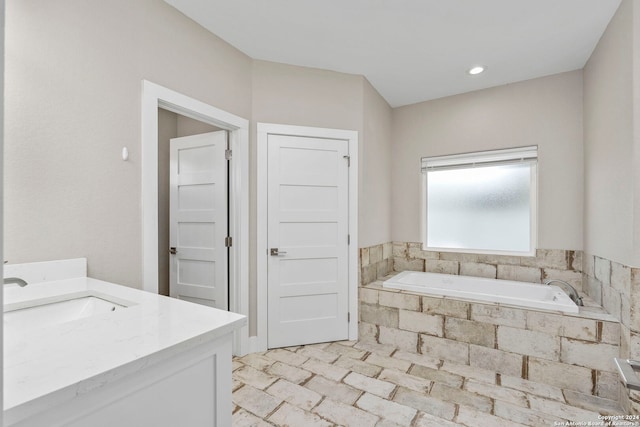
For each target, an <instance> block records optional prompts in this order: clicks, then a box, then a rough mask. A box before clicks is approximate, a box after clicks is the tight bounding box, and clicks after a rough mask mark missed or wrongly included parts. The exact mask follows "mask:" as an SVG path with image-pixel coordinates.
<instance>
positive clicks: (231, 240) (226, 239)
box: [224, 236, 233, 248]
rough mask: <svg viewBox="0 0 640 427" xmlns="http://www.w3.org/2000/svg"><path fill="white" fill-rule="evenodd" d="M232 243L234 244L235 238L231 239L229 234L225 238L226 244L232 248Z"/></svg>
mask: <svg viewBox="0 0 640 427" xmlns="http://www.w3.org/2000/svg"><path fill="white" fill-rule="evenodd" d="M232 244H233V239H231V236H227V237H225V238H224V245H225V246H226V247H227V248H230V247H231V245H232Z"/></svg>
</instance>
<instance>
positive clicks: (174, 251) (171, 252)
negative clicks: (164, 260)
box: [169, 248, 178, 255]
mask: <svg viewBox="0 0 640 427" xmlns="http://www.w3.org/2000/svg"><path fill="white" fill-rule="evenodd" d="M169 253H170V254H171V255H175V254H177V253H178V251H177V250H176V248H169Z"/></svg>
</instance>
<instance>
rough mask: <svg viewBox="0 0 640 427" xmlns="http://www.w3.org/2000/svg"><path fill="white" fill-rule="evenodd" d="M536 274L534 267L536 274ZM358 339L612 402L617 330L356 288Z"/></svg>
mask: <svg viewBox="0 0 640 427" xmlns="http://www.w3.org/2000/svg"><path fill="white" fill-rule="evenodd" d="M536 268H540V267H536ZM359 292H360V339H361V340H365V341H366V340H369V341H375V342H377V343H379V344H387V345H393V346H395V347H398V348H400V349H402V350H404V351H409V352H413V353H418V354H425V355H429V356H431V357H435V358H439V359H443V360H448V361H451V362H455V363H460V364H466V365H470V366H472V367H477V368H482V369H488V370H493V371H495V372H498V373H501V374H504V375H508V376H516V377H520V378H523V379H528V380H533V381H536V382H539V383H543V384H548V385H552V386H556V387H559V388H562V389H565V390H572V391H575V392H579V393H585V394H591V395H593V396H596V397H599V398H603V399H609V400H616V401H617V400H618V399H619V394H620V387H619V380H618V375H617V373H616V370H615V366H614V363H613V358H614V357H615V356H617V355H618V354H619V341H620V324H619V323H618V322H617V321H616V320H615V319H613V318H612V317H611V316H608V315H606V314H600V315H595V314H594V315H593V317H591V318H589V317H579V316H572V315H563V314H555V313H549V312H541V311H532V310H525V309H518V308H509V307H504V306H500V305H494V304H477V303H472V302H465V301H458V300H452V299H448V298H435V297H428V296H421V295H417V294H411V293H408V292H403V291H397V290H390V289H384V288H382V285H381V282H379V281H378V282H373V283H371V284H369V285H366V286H362V287H360V289H359Z"/></svg>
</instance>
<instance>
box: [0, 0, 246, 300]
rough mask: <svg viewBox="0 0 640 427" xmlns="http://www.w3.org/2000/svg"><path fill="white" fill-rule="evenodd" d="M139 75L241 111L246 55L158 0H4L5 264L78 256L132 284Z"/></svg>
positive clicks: (137, 264) (95, 272)
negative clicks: (123, 154) (127, 154)
mask: <svg viewBox="0 0 640 427" xmlns="http://www.w3.org/2000/svg"><path fill="white" fill-rule="evenodd" d="M142 79H148V80H151V81H153V82H155V83H158V84H161V85H164V86H166V87H169V88H171V89H174V90H177V91H179V92H182V93H184V94H186V95H189V96H191V97H194V98H196V99H200V100H202V101H204V102H207V103H209V104H212V105H215V106H217V107H218V108H221V109H223V110H226V111H229V112H231V113H234V114H237V115H239V116H242V117H246V118H249V117H250V114H251V59H250V58H249V57H247V56H246V55H244V54H242V53H241V52H239V51H238V50H236V49H234V48H233V47H231V46H230V45H228V44H226V43H225V42H223V41H222V40H220V39H219V38H217V37H216V36H214V35H212V34H211V33H209V32H207V31H205V30H204V29H203V28H201V27H200V26H198V25H196V24H194V23H193V21H191V20H189V19H187V18H186V17H185V16H183V15H182V14H180V13H179V12H177V11H176V10H175V9H173V8H172V7H170V6H168V5H167V4H166V3H164V2H163V1H162V0H139V1H128V0H112V1H108V2H104V1H97V0H90V1H72V0H59V1H55V2H50V1H44V0H12V1H10V2H8V4H7V27H6V97H5V103H6V106H7V111H6V115H5V119H6V133H5V138H6V139H5V153H6V162H5V176H6V185H5V200H6V207H5V214H6V217H5V239H4V244H5V249H6V257H7V259H8V260H9V261H10V262H12V263H16V262H27V261H37V260H40V261H41V260H51V259H60V258H72V257H87V258H88V260H89V274H90V275H91V276H92V277H97V278H100V279H105V280H110V281H113V282H116V283H122V284H126V285H130V286H135V287H140V286H141V281H142V257H141V254H142V246H141V238H142V237H141V230H142V224H141V220H142V217H141V206H140V200H141V193H140V185H141V181H140V99H141V82H142ZM124 146H127V147H128V149H129V152H130V160H129V161H127V162H124V161H122V159H121V155H120V153H121V150H122V147H124Z"/></svg>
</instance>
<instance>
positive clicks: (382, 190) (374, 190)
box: [358, 79, 392, 247]
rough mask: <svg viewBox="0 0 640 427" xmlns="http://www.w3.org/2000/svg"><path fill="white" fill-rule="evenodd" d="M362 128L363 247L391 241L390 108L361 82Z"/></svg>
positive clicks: (360, 199)
mask: <svg viewBox="0 0 640 427" xmlns="http://www.w3.org/2000/svg"><path fill="white" fill-rule="evenodd" d="M362 84H363V86H364V88H363V104H364V106H363V125H362V137H361V144H360V169H359V172H360V176H359V180H360V181H361V183H360V191H359V193H358V207H359V209H360V215H359V224H358V228H359V236H358V240H359V242H358V244H359V246H360V247H367V246H373V245H377V244H380V243H385V242H390V241H391V203H390V202H391V162H390V161H389V159H390V158H391V140H392V135H391V107H389V104H387V101H385V100H384V98H382V96H380V94H379V93H378V92H377V91H376V90H375V88H374V87H373V86H371V84H370V83H369V81H368V80H367V79H362Z"/></svg>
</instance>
